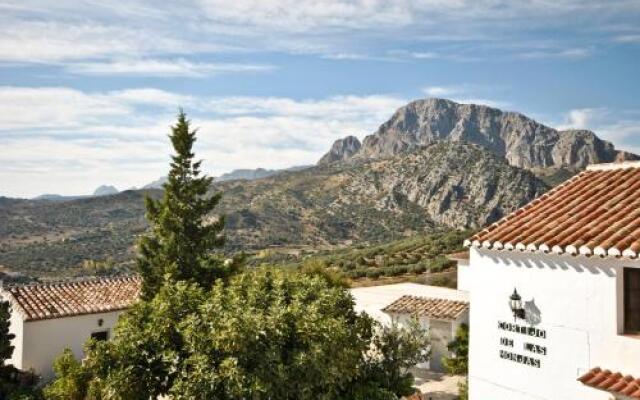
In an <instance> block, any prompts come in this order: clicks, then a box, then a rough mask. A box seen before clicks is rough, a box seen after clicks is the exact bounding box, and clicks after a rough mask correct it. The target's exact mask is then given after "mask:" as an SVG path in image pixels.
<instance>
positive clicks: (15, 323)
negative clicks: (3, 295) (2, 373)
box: [7, 310, 24, 368]
mask: <svg viewBox="0 0 640 400" xmlns="http://www.w3.org/2000/svg"><path fill="white" fill-rule="evenodd" d="M9 322H10V323H11V325H9V333H12V334H13V335H15V338H14V339H13V340H12V341H11V344H12V345H13V347H14V349H13V354H12V355H11V359H10V360H7V363H8V364H11V365H14V366H15V367H16V368H22V354H23V348H24V346H23V344H22V338H23V334H22V332H23V329H24V322H23V321H22V316H21V315H20V314H19V313H18V312H16V311H15V310H12V311H11V318H10V319H9Z"/></svg>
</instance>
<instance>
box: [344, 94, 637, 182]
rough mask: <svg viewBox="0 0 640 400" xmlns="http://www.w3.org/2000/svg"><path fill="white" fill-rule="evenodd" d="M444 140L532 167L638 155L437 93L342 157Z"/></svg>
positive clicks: (588, 135)
mask: <svg viewBox="0 0 640 400" xmlns="http://www.w3.org/2000/svg"><path fill="white" fill-rule="evenodd" d="M340 140H342V139H338V141H336V143H338V142H339V141H340ZM440 140H453V141H466V142H470V143H475V144H478V145H481V146H483V147H485V148H486V149H488V150H490V151H492V152H493V153H494V154H497V155H498V156H501V157H504V158H505V159H506V160H507V162H508V163H509V164H510V165H513V166H516V167H520V168H524V169H528V170H536V169H545V168H555V169H560V168H570V169H581V168H584V167H586V166H587V165H589V164H595V163H602V162H614V161H624V160H638V159H640V157H639V156H638V155H636V154H633V153H630V152H626V151H621V150H617V149H615V147H614V146H613V144H612V143H610V142H608V141H605V140H602V139H600V138H599V137H598V136H597V135H596V134H595V133H594V132H592V131H589V130H580V129H567V130H556V129H554V128H551V127H548V126H546V125H544V124H541V123H539V122H537V121H535V120H533V119H531V118H529V117H527V116H525V115H524V114H521V113H518V112H513V111H502V110H500V109H497V108H493V107H489V106H484V105H477V104H461V103H456V102H453V101H451V100H446V99H438V98H430V99H421V100H414V101H412V102H410V103H408V104H406V105H404V106H402V107H400V108H399V109H398V110H396V111H395V112H394V114H393V115H392V116H391V118H390V119H389V120H387V121H386V122H384V123H383V124H381V125H380V127H379V128H378V129H377V130H376V131H375V132H374V133H372V134H370V135H368V136H366V137H365V138H364V140H363V141H362V146H361V148H360V149H359V151H357V152H354V153H353V154H351V155H350V156H348V157H344V158H345V159H349V158H374V159H375V158H385V157H391V156H394V155H397V154H401V153H406V152H411V151H413V150H415V149H416V148H418V147H421V146H425V145H427V144H429V143H433V142H435V141H440ZM334 145H335V144H334Z"/></svg>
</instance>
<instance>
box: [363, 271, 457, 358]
mask: <svg viewBox="0 0 640 400" xmlns="http://www.w3.org/2000/svg"><path fill="white" fill-rule="evenodd" d="M351 294H352V295H353V297H354V299H355V302H356V306H355V308H356V311H365V312H366V313H367V314H369V315H370V316H371V317H372V318H374V319H376V320H377V321H378V322H380V323H381V324H383V325H389V324H391V323H393V322H395V323H397V324H398V325H399V326H403V325H405V324H407V323H408V321H409V320H410V319H411V318H417V319H418V321H419V322H420V325H421V326H422V328H424V329H425V330H428V331H429V335H430V339H431V359H430V361H429V362H428V363H425V364H422V365H419V367H420V368H428V369H432V370H434V371H443V369H444V368H443V366H442V358H443V357H445V356H450V352H449V350H448V349H447V345H448V344H449V343H450V342H451V341H452V340H453V338H454V336H455V333H456V330H457V329H458V327H459V326H460V324H462V323H468V322H469V297H468V294H467V293H465V292H462V291H459V290H454V289H448V288H443V287H437V286H427V285H420V284H416V283H397V284H393V285H383V286H371V287H362V288H355V289H351Z"/></svg>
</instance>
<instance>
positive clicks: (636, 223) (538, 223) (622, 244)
mask: <svg viewBox="0 0 640 400" xmlns="http://www.w3.org/2000/svg"><path fill="white" fill-rule="evenodd" d="M465 244H466V245H467V246H473V247H484V248H488V249H496V250H521V251H541V252H545V253H548V252H552V253H557V254H560V253H565V254H572V255H576V254H582V255H598V256H611V257H625V258H634V259H635V258H638V256H639V255H640V162H626V163H614V164H599V165H594V166H590V167H588V168H587V170H586V171H584V172H582V173H580V174H578V175H576V176H575V177H573V178H571V179H569V180H568V181H566V182H565V183H563V184H561V185H560V186H558V187H556V188H554V189H552V190H551V191H549V192H548V193H546V194H544V195H542V196H540V197H539V198H537V199H536V200H534V201H532V202H531V203H529V204H527V205H526V206H524V207H523V208H520V209H519V210H517V211H515V212H514V213H512V214H510V215H508V216H507V217H505V218H503V219H502V220H500V221H498V222H496V223H495V224H493V225H490V226H489V227H487V228H486V229H484V230H482V231H481V232H479V233H477V234H476V235H474V236H473V237H472V238H471V239H470V240H467V241H465Z"/></svg>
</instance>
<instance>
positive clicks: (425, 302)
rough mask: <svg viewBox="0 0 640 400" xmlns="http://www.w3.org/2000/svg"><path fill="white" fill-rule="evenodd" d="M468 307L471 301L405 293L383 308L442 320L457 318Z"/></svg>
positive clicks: (393, 311)
mask: <svg viewBox="0 0 640 400" xmlns="http://www.w3.org/2000/svg"><path fill="white" fill-rule="evenodd" d="M468 309H469V303H467V302H465V301H457V300H447V299H436V298H431V297H418V296H408V295H405V296H402V297H400V298H398V299H397V300H395V301H394V302H393V303H391V304H389V305H388V306H386V307H385V308H383V309H382V311H384V312H386V313H394V314H411V315H416V316H420V317H427V318H433V319H441V320H455V319H457V318H458V317H459V316H460V315H462V313H463V312H465V311H466V310H468Z"/></svg>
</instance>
